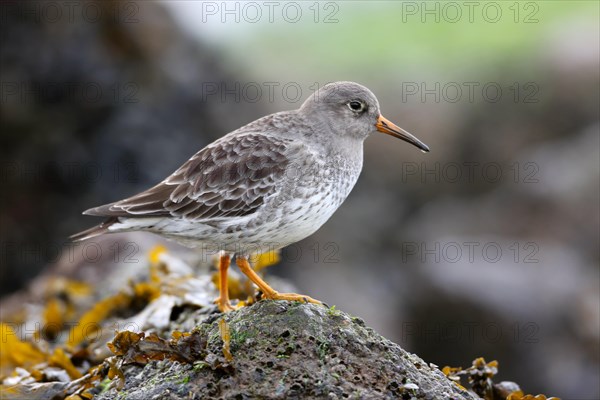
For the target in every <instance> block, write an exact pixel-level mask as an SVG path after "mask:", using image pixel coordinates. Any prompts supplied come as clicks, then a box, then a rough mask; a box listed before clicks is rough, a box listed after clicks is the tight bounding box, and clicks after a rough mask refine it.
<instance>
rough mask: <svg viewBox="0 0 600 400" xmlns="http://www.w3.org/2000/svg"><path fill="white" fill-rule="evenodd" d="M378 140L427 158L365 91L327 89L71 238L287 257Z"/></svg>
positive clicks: (337, 201)
mask: <svg viewBox="0 0 600 400" xmlns="http://www.w3.org/2000/svg"><path fill="white" fill-rule="evenodd" d="M376 130H379V131H381V132H384V133H388V134H391V135H393V136H396V137H399V138H401V139H403V140H406V141H409V142H411V143H412V144H414V145H416V146H418V147H420V148H421V149H422V150H424V151H428V148H427V146H425V145H424V144H423V143H421V142H420V141H418V140H417V139H416V138H414V136H412V135H410V134H409V133H408V132H405V131H403V130H401V129H400V128H398V127H396V126H395V125H393V124H391V123H390V122H389V121H387V120H385V119H384V118H383V117H381V114H380V112H379V103H378V101H377V99H376V98H375V96H374V95H373V94H372V93H371V92H370V91H369V90H368V89H367V88H365V87H363V86H361V85H359V84H356V83H353V82H337V83H333V84H329V85H326V86H324V87H323V88H321V89H320V90H318V91H317V92H315V93H314V94H313V95H312V96H311V97H310V98H309V99H307V100H306V101H305V102H304V104H303V105H302V106H301V107H300V109H298V110H294V111H284V112H280V113H276V114H272V115H268V116H266V117H263V118H260V119H258V120H256V121H254V122H251V123H249V124H248V125H245V126H244V127H242V128H240V129H238V130H236V131H234V132H231V133H229V134H228V135H226V136H223V137H222V138H220V139H218V140H216V141H215V142H213V143H212V144H210V145H208V146H206V147H205V148H204V149H202V150H200V151H199V152H198V153H196V154H195V155H194V156H192V158H190V159H189V160H188V161H187V162H186V163H184V164H183V165H182V166H181V167H180V168H179V169H178V170H177V171H175V172H174V173H173V174H171V175H170V176H169V177H167V178H166V179H165V180H163V181H162V182H160V183H159V184H158V185H156V186H154V187H152V188H150V189H148V190H146V191H144V192H142V193H139V194H137V195H135V196H132V197H129V198H127V199H124V200H121V201H117V202H115V203H111V204H107V205H103V206H100V207H96V208H92V209H89V210H87V211H85V212H84V214H87V215H94V216H102V217H107V218H108V219H107V220H106V221H105V222H104V223H103V224H101V225H99V226H97V227H94V228H92V229H88V230H87V231H84V232H81V233H80V234H77V235H74V236H73V237H72V238H73V239H74V240H83V239H87V238H91V237H95V236H98V235H100V234H104V233H110V232H123V231H136V230H142V231H149V232H154V233H157V234H160V235H162V236H165V237H167V238H170V239H173V240H175V241H177V242H179V243H182V244H184V245H187V246H191V247H197V246H200V245H206V246H212V247H213V248H215V247H216V248H218V249H219V250H224V251H226V252H230V253H236V254H238V255H247V254H250V253H256V252H262V251H265V250H272V249H276V248H281V247H284V246H286V245H288V244H291V243H294V242H296V241H299V240H301V239H303V238H305V237H307V236H309V235H310V234H312V233H313V232H314V231H316V230H317V229H318V228H319V227H321V225H323V224H324V223H325V222H326V221H327V219H329V217H331V215H332V214H333V212H335V210H336V209H337V208H338V207H339V206H340V205H341V204H342V202H343V201H344V200H345V199H346V197H347V196H348V194H349V193H350V191H351V190H352V188H353V187H354V184H355V183H356V180H357V179H358V176H359V174H360V171H361V169H362V159H363V154H362V149H363V141H364V140H365V139H366V138H367V137H368V135H369V134H370V133H372V132H374V131H376Z"/></svg>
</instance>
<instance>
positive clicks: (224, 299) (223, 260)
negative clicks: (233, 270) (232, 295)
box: [215, 254, 234, 313]
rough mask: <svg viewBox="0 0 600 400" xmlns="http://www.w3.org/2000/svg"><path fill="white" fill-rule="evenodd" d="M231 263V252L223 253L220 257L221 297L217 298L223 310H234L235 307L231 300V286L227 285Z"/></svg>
mask: <svg viewBox="0 0 600 400" xmlns="http://www.w3.org/2000/svg"><path fill="white" fill-rule="evenodd" d="M229 264H231V257H230V256H229V254H221V256H220V257H219V297H218V298H217V299H216V300H215V303H217V306H218V307H219V310H221V312H224V313H225V312H229V311H233V310H234V308H233V307H232V306H231V303H230V302H229V286H228V285H227V270H228V269H229Z"/></svg>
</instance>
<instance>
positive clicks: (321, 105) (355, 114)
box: [299, 82, 429, 152]
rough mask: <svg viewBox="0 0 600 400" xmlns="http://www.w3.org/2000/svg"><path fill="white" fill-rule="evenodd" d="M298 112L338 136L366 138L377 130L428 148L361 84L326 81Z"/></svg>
mask: <svg viewBox="0 0 600 400" xmlns="http://www.w3.org/2000/svg"><path fill="white" fill-rule="evenodd" d="M299 112H301V113H303V114H306V115H309V114H310V119H312V120H313V121H318V124H319V125H321V126H322V125H326V126H328V128H327V129H325V131H327V132H330V133H333V134H336V135H341V136H348V135H350V136H353V137H355V138H358V139H361V140H364V139H365V138H366V137H367V136H369V135H370V134H371V133H373V132H375V131H378V132H382V133H386V134H388V135H391V136H394V137H396V138H398V139H402V140H404V141H406V142H408V143H411V144H413V145H415V146H416V147H418V148H419V149H421V150H422V151H424V152H428V151H429V147H427V145H426V144H425V143H423V142H421V141H420V140H419V139H417V138H416V137H415V136H413V135H411V134H410V133H408V132H407V131H405V130H404V129H402V128H400V127H399V126H397V125H395V124H394V123H392V122H390V121H389V120H387V119H386V118H384V117H383V115H381V112H380V110H379V102H378V101H377V98H376V97H375V95H374V94H373V93H372V92H371V91H370V90H369V89H367V88H366V87H364V86H362V85H359V84H358V83H354V82H335V83H330V84H327V85H325V86H323V87H322V88H320V89H319V90H317V91H316V92H315V93H313V95H312V96H311V97H309V98H308V99H307V100H306V101H305V102H304V104H302V107H300V110H299Z"/></svg>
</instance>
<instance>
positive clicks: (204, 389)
mask: <svg viewBox="0 0 600 400" xmlns="http://www.w3.org/2000/svg"><path fill="white" fill-rule="evenodd" d="M223 321H224V322H223ZM223 323H225V324H226V325H227V329H228V332H229V334H228V337H227V338H226V341H227V339H228V341H229V343H224V340H223V335H222V328H221V327H220V325H223ZM142 340H143V339H142ZM182 340H185V341H186V342H187V343H193V344H194V345H195V346H196V348H195V350H194V352H192V353H188V355H187V356H186V357H180V358H179V360H180V361H174V360H173V358H169V357H168V356H166V357H165V359H164V360H161V361H156V360H153V359H151V358H150V359H149V361H148V362H147V363H144V362H141V363H140V362H136V361H135V359H136V357H132V358H130V359H129V360H123V361H124V362H123V364H122V366H121V367H122V369H123V372H124V376H125V382H124V386H123V388H122V389H121V390H120V391H119V390H117V387H116V386H117V385H111V388H109V389H108V390H105V391H104V392H103V393H100V394H99V395H98V396H97V397H96V398H98V399H106V400H108V399H114V398H127V399H144V400H145V399H153V398H155V399H159V398H160V399H165V398H168V399H190V398H193V399H205V398H222V399H234V398H235V399H237V398H239V399H250V398H269V399H293V398H327V399H343V398H371V399H372V398H407V399H450V398H452V399H476V398H477V397H476V396H474V395H473V394H470V393H468V392H467V391H465V390H462V389H461V388H460V387H459V386H458V385H456V384H455V383H453V382H452V381H450V380H449V379H448V378H447V377H446V376H445V375H444V374H443V373H442V372H441V371H440V370H439V369H437V368H436V367H435V366H431V365H429V364H427V363H426V362H424V361H423V360H421V359H420V358H419V357H417V356H415V355H413V354H410V353H408V352H406V351H405V350H403V349H402V348H400V346H398V345H397V344H395V343H393V342H391V341H389V340H387V339H385V338H383V337H382V336H380V335H379V334H377V333H376V332H375V331H373V330H372V329H371V328H368V327H366V326H365V324H364V322H363V321H362V320H361V319H359V318H355V317H351V316H349V315H348V314H346V313H344V312H341V311H338V310H335V309H328V308H326V307H323V306H318V305H313V304H301V303H292V302H285V301H261V302H258V303H256V304H254V305H252V306H249V307H244V308H241V309H239V310H237V311H234V312H231V313H229V314H225V315H223V314H215V315H213V316H212V317H210V318H208V319H207V320H205V321H204V322H203V323H202V324H200V325H199V326H197V327H196V328H195V329H194V330H193V331H192V332H191V334H190V335H187V336H186V337H185V338H179V342H181V341H182ZM178 345H179V346H181V343H179V344H178ZM174 347H177V345H174ZM224 348H227V349H228V350H227V351H228V352H230V354H231V357H229V356H228V355H227V352H224ZM140 351H143V350H140ZM182 351H183V350H182ZM189 354H192V355H193V356H194V357H196V359H194V360H190V359H189V358H190V355H189ZM119 357H123V356H119ZM184 358H185V359H186V361H181V360H183V359H184ZM138 359H140V358H138ZM141 359H143V357H141Z"/></svg>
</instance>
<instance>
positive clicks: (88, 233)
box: [70, 217, 119, 242]
mask: <svg viewBox="0 0 600 400" xmlns="http://www.w3.org/2000/svg"><path fill="white" fill-rule="evenodd" d="M118 221H119V220H118V218H116V217H114V218H109V219H107V220H106V221H104V222H103V223H101V224H100V225H96V226H94V227H92V228H90V229H86V230H85V231H82V232H79V233H76V234H74V235H72V236H70V239H71V240H72V241H74V242H81V241H82V240H86V239H90V238H93V237H96V236H100V235H103V234H105V233H107V232H108V228H109V227H110V226H111V225H113V224H114V223H115V222H118Z"/></svg>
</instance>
